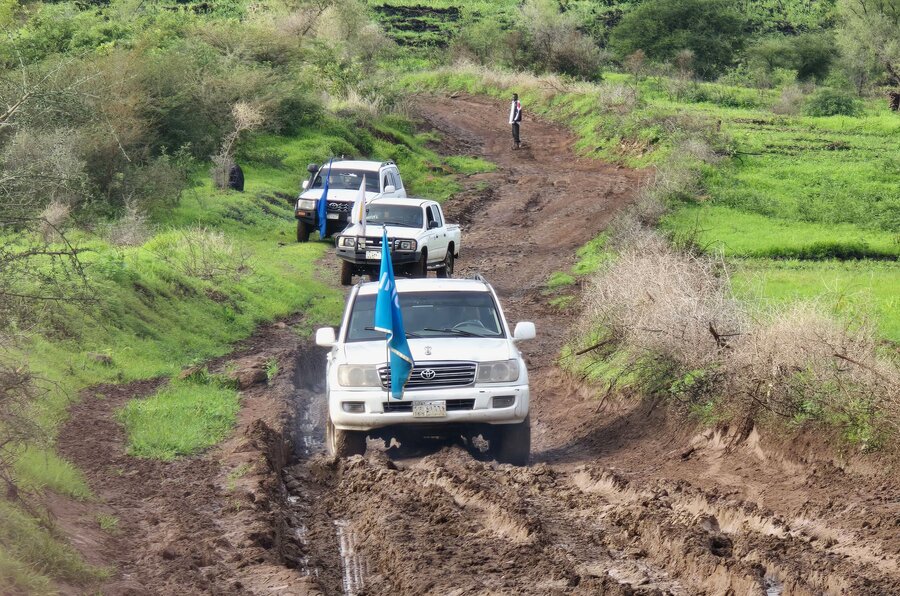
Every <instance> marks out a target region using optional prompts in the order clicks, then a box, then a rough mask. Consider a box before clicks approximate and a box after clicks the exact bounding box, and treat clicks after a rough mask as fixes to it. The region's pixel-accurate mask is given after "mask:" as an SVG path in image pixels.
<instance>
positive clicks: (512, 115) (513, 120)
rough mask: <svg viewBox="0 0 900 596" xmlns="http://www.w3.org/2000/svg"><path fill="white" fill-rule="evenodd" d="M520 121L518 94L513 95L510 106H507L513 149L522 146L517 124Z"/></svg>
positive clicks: (520, 109)
mask: <svg viewBox="0 0 900 596" xmlns="http://www.w3.org/2000/svg"><path fill="white" fill-rule="evenodd" d="M521 121H522V102H520V101H519V94H518V93H513V98H512V105H511V106H509V123H510V124H512V136H513V149H518V148H519V147H521V146H522V143H521V141H520V140H519V123H520V122H521Z"/></svg>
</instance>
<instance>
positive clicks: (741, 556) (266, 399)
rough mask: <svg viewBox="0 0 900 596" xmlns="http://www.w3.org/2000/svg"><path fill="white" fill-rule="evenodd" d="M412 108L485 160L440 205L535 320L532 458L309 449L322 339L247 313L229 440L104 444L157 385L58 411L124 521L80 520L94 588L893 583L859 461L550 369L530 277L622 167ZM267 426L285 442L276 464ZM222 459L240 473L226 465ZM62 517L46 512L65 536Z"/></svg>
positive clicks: (885, 496) (620, 195)
mask: <svg viewBox="0 0 900 596" xmlns="http://www.w3.org/2000/svg"><path fill="white" fill-rule="evenodd" d="M418 106H419V110H420V113H421V116H422V119H423V122H424V126H427V127H428V128H431V129H434V130H436V131H438V132H439V133H441V135H442V139H443V140H442V141H441V142H440V143H439V144H438V145H439V146H438V148H439V149H440V150H441V151H442V152H444V153H448V154H464V155H477V156H480V157H483V158H485V159H487V160H488V161H491V162H493V163H495V164H497V166H498V168H497V171H495V172H492V173H489V174H479V175H475V176H470V177H468V178H466V179H464V180H463V184H464V187H465V188H464V190H463V192H461V193H460V194H459V195H458V196H457V197H454V198H453V199H452V200H451V201H450V202H449V203H448V204H447V206H446V210H447V212H448V214H449V219H451V220H453V219H455V220H458V221H460V222H462V224H463V228H464V238H463V247H462V255H463V258H462V260H460V261H459V262H458V263H457V275H468V274H471V273H475V272H479V273H482V274H483V275H485V276H486V277H487V279H488V280H489V281H491V282H492V283H493V284H494V285H495V287H496V288H497V289H498V292H499V293H500V295H501V299H502V301H503V303H504V307H505V310H506V314H507V316H508V318H509V319H510V320H511V321H513V322H514V321H516V320H534V321H535V322H536V323H537V326H538V330H539V335H540V339H539V340H537V341H535V342H531V343H529V344H527V345H525V346H523V348H524V350H525V352H526V356H527V358H528V359H529V364H530V370H531V374H532V393H533V408H534V409H533V414H532V423H533V450H532V452H533V460H534V462H535V463H534V465H532V466H531V467H529V468H514V467H510V466H505V465H498V464H496V463H494V462H488V461H484V458H483V457H478V456H477V454H474V453H472V452H471V449H466V448H465V447H464V446H461V445H458V444H449V445H443V444H442V445H435V446H429V445H427V444H414V445H402V446H401V448H400V449H399V450H397V449H390V450H388V451H387V452H384V451H382V450H381V449H378V448H377V447H378V442H370V449H369V453H368V454H367V455H366V456H365V457H355V458H351V459H348V460H344V461H332V460H330V459H329V458H327V457H326V456H325V455H324V454H323V448H322V428H323V416H324V400H323V395H322V390H323V387H322V376H323V372H324V355H323V354H322V351H321V350H317V349H315V348H311V347H309V346H307V345H305V344H303V343H302V342H301V341H300V340H299V339H297V337H296V336H295V335H294V334H293V333H292V332H291V331H290V330H289V329H284V328H279V327H278V326H272V327H268V328H266V329H263V330H261V331H260V332H259V333H258V334H257V335H256V336H254V338H251V339H250V340H248V341H247V342H245V345H244V346H242V347H240V348H239V349H238V352H237V353H236V354H235V355H234V356H231V357H229V360H235V359H239V358H242V357H247V356H254V355H263V356H265V357H268V356H270V355H275V356H276V357H278V358H279V362H280V365H281V370H282V371H283V372H282V374H281V375H280V376H279V377H278V378H277V379H276V381H275V383H274V384H273V385H271V386H266V385H256V386H254V387H251V388H250V389H249V390H247V391H245V392H244V397H243V404H244V408H243V410H242V413H241V416H240V421H239V426H238V428H237V429H236V431H235V433H234V435H233V437H232V438H231V439H230V440H229V441H227V442H226V444H224V445H222V446H221V447H220V448H217V449H214V450H212V451H210V452H209V453H207V454H205V455H203V456H199V457H195V458H189V459H185V460H181V461H177V462H171V463H161V462H151V461H146V460H137V459H135V458H131V457H129V456H127V455H125V454H124V448H123V437H122V431H121V429H120V428H119V427H118V425H117V424H116V423H115V421H114V418H113V417H112V414H113V412H114V411H115V409H116V408H117V407H118V406H119V405H120V404H121V403H123V402H124V400H125V399H127V398H130V397H134V396H138V395H144V394H147V393H149V392H150V391H152V390H153V388H154V387H155V384H154V382H147V383H143V384H133V385H129V386H122V387H103V388H96V389H95V390H93V391H92V392H91V393H90V394H88V395H86V396H85V398H84V399H83V400H82V402H81V403H80V404H78V405H77V406H75V407H74V408H73V410H72V418H71V420H72V421H71V422H70V423H69V424H68V425H67V426H66V427H65V428H64V429H63V432H62V435H61V438H60V447H61V449H62V451H63V453H64V454H65V455H66V456H68V457H70V458H71V459H72V460H73V461H74V462H75V463H76V464H78V465H79V466H81V467H82V468H83V469H85V470H86V471H87V473H88V476H89V479H90V481H91V485H92V487H93V488H94V490H95V491H96V492H97V493H98V495H99V497H100V499H101V502H102V507H103V508H104V510H106V511H108V512H109V513H111V514H114V515H117V516H118V517H119V518H120V519H121V523H120V526H121V531H120V532H119V533H118V534H117V535H115V536H112V537H109V536H105V535H101V534H98V533H97V531H96V530H94V529H91V530H90V531H88V530H87V528H88V527H89V526H91V523H92V520H91V519H89V518H87V517H85V519H84V520H83V521H82V525H81V527H83V528H85V529H86V530H85V532H84V533H83V534H82V535H83V536H84V540H82V541H81V542H82V544H81V547H82V548H83V549H84V550H85V551H86V552H87V553H88V555H89V557H90V558H91V560H93V561H95V562H98V561H100V562H106V563H109V564H112V565H115V566H116V569H117V573H116V576H115V577H114V579H113V580H112V581H111V582H110V583H108V584H106V585H104V586H102V587H101V590H102V591H103V592H104V593H123V594H124V593H134V594H139V593H148V594H151V593H152V594H188V593H191V594H193V593H249V594H271V593H278V594H310V593H317V591H318V592H321V593H324V594H356V595H363V594H365V595H379V594H392V595H395V594H440V595H450V594H454V595H463V594H472V595H475V594H541V595H543V594H736V595H744V594H772V595H774V594H801V595H804V594H873V595H874V594H892V593H900V566H898V557H900V538H898V536H900V525H898V524H900V487H898V482H897V481H896V479H895V478H894V476H893V475H892V471H893V470H892V469H890V468H886V467H885V465H883V464H882V463H881V462H878V463H876V460H874V459H867V458H872V457H873V456H867V457H865V458H864V457H844V458H838V457H836V456H833V454H836V453H838V451H837V450H836V449H832V446H830V445H829V444H828V441H827V440H825V439H824V438H823V437H821V436H812V435H809V436H807V435H801V436H799V437H798V438H797V439H796V440H794V441H793V442H792V443H787V442H779V443H775V442H774V441H773V439H772V438H771V437H770V436H769V435H767V434H766V433H759V432H756V431H755V430H754V431H753V432H751V433H750V435H749V438H743V437H744V435H746V433H733V432H729V431H728V429H721V430H718V431H700V430H698V429H697V428H695V427H694V426H693V425H692V424H691V423H689V422H687V421H685V420H683V419H681V418H677V417H675V416H674V415H673V414H671V413H669V412H668V411H667V410H666V408H665V407H663V406H661V405H659V404H654V403H643V402H635V401H633V400H625V399H624V398H615V397H614V396H613V397H610V398H608V399H605V400H601V399H600V398H599V397H598V395H599V394H600V393H601V390H599V389H594V388H591V387H590V386H586V385H584V384H582V383H579V382H578V381H577V380H575V379H572V378H571V377H570V376H568V375H566V374H565V373H564V372H562V371H561V369H560V368H559V367H558V366H557V363H556V359H557V357H558V354H559V350H560V347H561V346H562V344H563V342H564V341H565V340H566V338H567V337H568V334H569V333H570V332H571V329H572V325H573V323H574V321H575V319H576V318H577V306H573V307H572V308H570V309H569V310H566V311H563V310H559V309H557V308H553V307H551V306H549V305H548V298H547V296H545V295H544V294H543V293H542V289H543V287H544V283H545V281H546V279H547V277H548V276H549V275H550V274H551V273H552V272H553V271H557V270H565V269H567V268H568V267H569V266H570V265H571V264H572V263H573V262H574V260H575V250H576V249H577V248H578V247H579V246H581V245H583V244H584V243H585V242H587V241H588V240H589V239H591V238H593V237H594V236H595V235H596V234H597V233H598V232H600V231H601V230H603V229H604V227H605V226H606V225H607V224H608V223H609V221H610V220H611V219H612V218H613V217H614V216H615V214H616V213H617V212H619V211H620V210H621V209H622V208H623V207H624V206H625V205H627V204H628V202H629V201H631V200H632V198H633V197H634V194H635V189H636V187H637V186H638V185H639V184H640V182H641V180H642V176H643V174H641V173H640V172H634V171H630V170H627V169H620V168H615V167H612V166H606V165H603V164H599V163H597V162H594V161H590V160H584V159H579V158H577V157H576V156H575V154H574V152H573V150H572V144H573V138H572V136H571V135H570V134H569V133H568V132H566V131H565V130H562V129H560V128H559V127H556V126H553V125H551V124H547V123H542V122H535V121H527V122H525V123H524V124H523V127H522V133H523V138H524V140H525V143H526V146H525V148H524V149H522V150H519V151H513V150H512V149H511V147H510V144H511V138H510V134H509V130H508V126H507V124H506V106H505V105H503V104H502V103H499V102H495V101H492V100H487V99H482V98H475V97H469V96H464V95H463V96H458V97H455V98H443V97H437V98H433V97H429V98H425V99H423V100H422V101H420V102H418ZM224 361H225V360H224V359H223V360H222V361H221V362H217V363H214V365H219V366H221V365H222V364H223V363H224ZM100 394H103V395H105V397H104V398H103V399H98V397H97V396H98V395H100ZM288 440H291V441H292V443H293V446H294V452H295V455H296V459H295V461H294V462H293V463H290V464H289V465H287V466H286V467H285V458H286V453H287V450H286V441H288ZM241 467H249V472H247V473H246V474H244V475H242V476H240V477H239V478H237V479H236V480H235V479H233V478H229V474H230V473H231V472H233V471H234V470H236V469H239V468H241ZM73 515H74V514H72V513H71V512H69V513H68V514H66V515H64V518H65V524H63V525H64V526H65V527H66V529H67V531H69V532H70V533H76V534H77V533H78V528H79V525H78V519H77V516H75V517H74V518H73ZM85 515H86V514H85ZM94 525H96V524H95V522H94Z"/></svg>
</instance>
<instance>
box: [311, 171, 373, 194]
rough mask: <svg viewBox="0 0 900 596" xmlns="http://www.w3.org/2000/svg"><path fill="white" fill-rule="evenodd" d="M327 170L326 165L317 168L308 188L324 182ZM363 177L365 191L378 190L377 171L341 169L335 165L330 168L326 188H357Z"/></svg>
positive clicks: (319, 186) (316, 186)
mask: <svg viewBox="0 0 900 596" xmlns="http://www.w3.org/2000/svg"><path fill="white" fill-rule="evenodd" d="M327 172H328V166H324V167H323V168H322V169H321V170H319V174H318V175H317V176H316V179H315V180H313V183H312V186H310V187H309V188H310V189H315V188H319V189H321V188H322V186H323V185H324V184H325V174H326V173H327ZM363 177H365V179H366V192H379V190H380V189H379V188H378V172H364V171H362V170H341V169H339V168H338V167H337V166H335V167H333V168H332V169H331V175H330V176H329V178H328V188H333V189H336V190H359V185H360V184H362V180H363Z"/></svg>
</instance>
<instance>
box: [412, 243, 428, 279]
mask: <svg viewBox="0 0 900 596" xmlns="http://www.w3.org/2000/svg"><path fill="white" fill-rule="evenodd" d="M410 272H411V273H412V276H413V277H428V253H427V252H425V251H424V250H423V251H422V258H421V259H419V262H418V263H414V264H413V266H412V267H411V268H410Z"/></svg>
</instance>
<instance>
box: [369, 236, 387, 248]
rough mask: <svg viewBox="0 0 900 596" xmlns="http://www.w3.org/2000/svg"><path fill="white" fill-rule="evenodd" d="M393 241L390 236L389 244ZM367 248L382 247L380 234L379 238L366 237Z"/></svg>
mask: <svg viewBox="0 0 900 596" xmlns="http://www.w3.org/2000/svg"><path fill="white" fill-rule="evenodd" d="M391 242H392V241H391V239H390V238H389V239H388V244H390V243H391ZM366 248H381V236H378V237H377V238H369V237H366Z"/></svg>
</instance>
